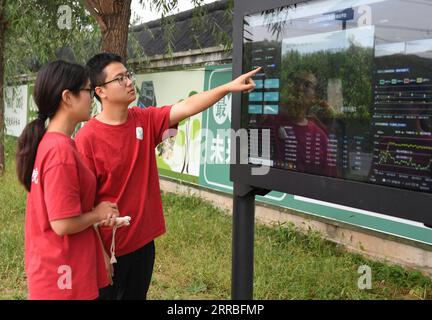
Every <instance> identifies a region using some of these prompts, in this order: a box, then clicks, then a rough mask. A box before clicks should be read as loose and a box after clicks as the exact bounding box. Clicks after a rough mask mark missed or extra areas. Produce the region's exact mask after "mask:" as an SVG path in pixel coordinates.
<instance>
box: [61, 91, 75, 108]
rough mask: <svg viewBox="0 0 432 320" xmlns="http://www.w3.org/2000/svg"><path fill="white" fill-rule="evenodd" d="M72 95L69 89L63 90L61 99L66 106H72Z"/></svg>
mask: <svg viewBox="0 0 432 320" xmlns="http://www.w3.org/2000/svg"><path fill="white" fill-rule="evenodd" d="M71 95H72V92H70V91H69V90H68V89H65V90H63V92H62V95H61V97H62V102H63V104H64V105H66V106H70V105H71V104H72V101H71V98H72V97H71Z"/></svg>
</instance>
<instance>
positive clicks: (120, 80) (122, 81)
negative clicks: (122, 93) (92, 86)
mask: <svg viewBox="0 0 432 320" xmlns="http://www.w3.org/2000/svg"><path fill="white" fill-rule="evenodd" d="M126 79H129V80H130V81H132V82H134V81H135V75H134V74H133V73H132V72H127V73H126V74H124V75H121V76H119V77H117V78H114V79H112V80H110V81H107V82H104V83H101V84H98V85H97V86H96V87H101V86H104V85H106V84H108V83H111V82H114V81H118V83H119V85H120V86H122V87H125V86H126Z"/></svg>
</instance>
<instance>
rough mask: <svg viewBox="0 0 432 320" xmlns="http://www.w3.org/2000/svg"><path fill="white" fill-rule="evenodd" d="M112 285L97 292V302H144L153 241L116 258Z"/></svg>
mask: <svg viewBox="0 0 432 320" xmlns="http://www.w3.org/2000/svg"><path fill="white" fill-rule="evenodd" d="M116 259H117V263H114V277H113V284H112V285H110V286H108V287H105V288H102V289H100V290H99V298H98V300H145V299H147V291H148V289H149V286H150V281H151V277H152V274H153V266H154V261H155V245H154V241H152V242H150V243H148V244H146V245H145V246H144V247H142V248H140V249H138V250H136V251H134V252H131V253H129V254H127V255H124V256H121V257H116Z"/></svg>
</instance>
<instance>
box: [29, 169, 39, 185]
mask: <svg viewBox="0 0 432 320" xmlns="http://www.w3.org/2000/svg"><path fill="white" fill-rule="evenodd" d="M31 182H33V183H34V184H38V182H39V172H38V169H37V168H35V169H34V170H33V172H32V178H31Z"/></svg>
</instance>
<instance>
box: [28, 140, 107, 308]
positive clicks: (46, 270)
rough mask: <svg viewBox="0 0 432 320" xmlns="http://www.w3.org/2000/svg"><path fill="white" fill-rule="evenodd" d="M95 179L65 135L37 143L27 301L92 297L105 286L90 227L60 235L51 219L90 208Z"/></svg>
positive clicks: (30, 199) (30, 207) (98, 248)
mask: <svg viewBox="0 0 432 320" xmlns="http://www.w3.org/2000/svg"><path fill="white" fill-rule="evenodd" d="M95 191H96V179H95V176H94V174H93V173H92V172H91V171H90V170H89V169H88V168H87V166H86V164H85V162H84V161H83V160H82V157H81V155H80V154H79V153H78V151H77V149H76V146H75V142H74V141H73V140H72V139H71V138H70V137H68V136H66V135H64V134H61V133H55V132H47V133H45V135H44V136H43V138H42V140H41V142H40V143H39V146H38V150H37V155H36V160H35V164H34V169H33V174H32V183H31V189H30V192H29V193H28V196H27V207H26V221H25V271H26V274H27V284H28V298H29V299H44V300H48V299H49V300H51V299H56V300H66V299H67V300H69V299H80V300H84V299H96V298H97V297H98V295H99V293H98V290H99V288H102V287H105V286H107V285H108V278H107V274H106V271H105V266H104V260H103V252H102V246H101V245H100V241H99V239H98V237H97V234H96V232H95V230H94V228H93V227H92V226H91V227H89V228H87V229H86V230H84V231H82V232H79V233H76V234H72V235H65V236H59V235H57V234H56V233H55V232H54V230H53V229H52V228H51V225H50V221H54V220H59V219H66V218H72V217H77V216H80V215H81V214H85V213H86V212H89V211H91V210H92V208H93V203H94V197H95Z"/></svg>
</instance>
